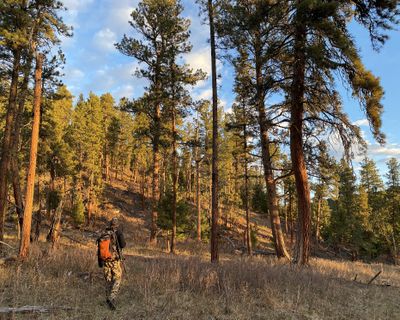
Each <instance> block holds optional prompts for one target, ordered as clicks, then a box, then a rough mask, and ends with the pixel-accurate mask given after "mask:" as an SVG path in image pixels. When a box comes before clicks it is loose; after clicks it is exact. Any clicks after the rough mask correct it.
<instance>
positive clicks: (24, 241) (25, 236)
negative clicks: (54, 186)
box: [19, 54, 43, 258]
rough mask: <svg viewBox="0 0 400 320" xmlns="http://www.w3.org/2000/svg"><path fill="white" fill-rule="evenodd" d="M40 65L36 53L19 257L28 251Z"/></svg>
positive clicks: (38, 111)
mask: <svg viewBox="0 0 400 320" xmlns="http://www.w3.org/2000/svg"><path fill="white" fill-rule="evenodd" d="M42 65H43V55H42V54H37V56H36V70H35V91H34V100H33V112H34V113H33V124H32V140H31V150H30V159H29V170H28V179H27V183H26V197H25V201H26V203H25V209H24V223H23V226H22V230H23V231H22V236H21V245H20V249H19V255H20V257H21V258H25V257H27V255H28V253H29V244H30V235H31V224H32V209H33V196H34V186H35V174H36V159H37V150H38V143H39V126H40V104H41V96H42Z"/></svg>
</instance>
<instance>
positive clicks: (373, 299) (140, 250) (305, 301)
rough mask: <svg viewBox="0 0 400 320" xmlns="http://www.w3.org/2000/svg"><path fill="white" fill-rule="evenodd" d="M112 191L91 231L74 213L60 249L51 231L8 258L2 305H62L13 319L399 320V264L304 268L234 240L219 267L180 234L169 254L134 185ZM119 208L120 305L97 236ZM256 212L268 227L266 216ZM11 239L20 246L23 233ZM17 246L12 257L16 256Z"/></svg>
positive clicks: (319, 262)
mask: <svg viewBox="0 0 400 320" xmlns="http://www.w3.org/2000/svg"><path fill="white" fill-rule="evenodd" d="M106 198H107V199H108V201H107V202H106V204H105V205H104V208H103V211H102V212H101V214H100V216H99V219H98V220H97V221H98V223H96V224H95V225H94V226H92V227H91V228H88V229H85V230H84V232H82V231H80V230H76V229H74V228H72V227H71V225H70V224H69V223H68V222H67V219H65V222H64V224H63V234H64V236H63V237H62V238H61V240H60V243H59V244H58V246H57V247H56V248H54V249H51V248H50V247H49V244H47V243H46V242H45V239H44V238H45V231H46V230H45V228H43V230H42V235H41V238H40V241H39V243H38V244H34V245H33V246H32V252H31V255H30V258H29V260H28V261H27V262H26V263H24V264H21V263H19V262H18V261H15V260H12V259H9V260H6V261H4V260H3V263H2V265H1V266H0V283H1V284H2V285H1V286H0V310H1V308H4V307H14V308H17V307H22V306H43V307H47V308H50V309H51V308H52V307H53V308H54V309H53V310H50V311H49V312H36V313H28V314H24V313H15V314H14V315H12V316H11V318H12V319H207V320H208V319H400V306H399V304H398V291H399V288H400V274H399V271H398V268H396V267H394V266H390V265H382V264H364V263H360V262H346V261H342V262H340V261H331V260H326V259H313V260H312V263H311V266H310V267H307V268H303V269H298V268H297V267H294V266H291V265H290V264H288V263H287V262H286V261H283V260H281V261H278V260H277V259H275V258H274V257H272V256H256V257H252V258H248V257H246V256H244V255H240V254H237V253H236V254H232V248H231V244H229V243H225V242H226V241H225V242H224V243H223V244H222V248H223V251H224V252H223V254H222V259H221V260H222V261H221V263H220V265H218V266H217V265H212V264H210V263H209V253H208V245H207V244H199V243H196V242H194V241H192V240H187V241H180V242H178V254H176V255H170V254H168V253H167V252H166V243H165V241H162V240H161V241H160V242H159V245H158V246H157V247H149V246H148V245H147V242H146V241H147V236H148V229H147V225H148V222H149V221H148V216H147V215H146V214H145V213H144V212H143V211H142V210H141V208H140V205H139V196H138V195H137V194H136V193H135V192H133V191H132V190H131V189H130V188H129V186H128V185H126V184H125V183H123V182H121V181H117V182H114V183H113V185H112V186H108V187H107V189H106ZM113 215H117V216H119V218H120V220H121V221H122V222H123V225H124V230H125V234H126V238H127V243H128V246H127V248H126V250H125V257H126V260H125V264H126V269H127V272H126V273H125V275H124V280H123V285H122V288H121V292H120V295H119V297H118V301H117V303H118V304H117V310H116V311H114V312H112V311H109V310H108V308H107V306H106V304H105V302H104V281H103V276H102V270H101V269H100V268H98V267H97V261H96V248H95V238H96V233H97V232H98V231H99V230H100V229H101V228H102V227H103V226H104V223H105V221H107V219H109V218H110V217H111V216H113ZM253 218H256V219H257V223H258V224H259V226H260V228H259V230H261V231H262V232H264V231H266V232H268V227H267V226H266V224H265V223H264V224H263V225H262V224H261V223H262V222H263V221H264V217H254V216H253ZM263 230H264V231H263ZM262 238H265V239H268V235H267V234H265V235H264V237H262ZM72 239H73V240H72ZM6 241H7V243H8V244H10V245H12V246H15V247H16V246H17V240H16V238H15V237H12V236H10V237H8V238H7V239H6ZM78 241H79V242H78ZM261 245H262V246H264V244H261ZM8 250H9V251H8V256H12V255H13V254H15V251H14V250H12V249H8ZM378 271H382V273H381V274H380V276H379V277H378V278H377V279H376V280H374V281H373V282H372V283H371V284H370V285H367V282H368V281H369V280H370V279H372V277H373V276H374V275H375V274H376V273H377V272H378ZM354 280H356V281H354ZM8 316H10V315H7V316H6V315H4V316H0V318H1V317H4V318H7V319H8Z"/></svg>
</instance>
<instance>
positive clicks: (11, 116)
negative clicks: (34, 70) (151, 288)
mask: <svg viewBox="0 0 400 320" xmlns="http://www.w3.org/2000/svg"><path fill="white" fill-rule="evenodd" d="M13 58H14V60H13V67H12V68H13V69H12V76H11V84H10V95H9V98H8V108H7V114H6V123H5V127H4V133H3V143H2V149H1V151H2V153H1V162H0V241H3V240H4V223H5V218H6V208H7V191H8V171H9V169H10V156H11V154H10V153H11V140H12V138H11V135H12V132H13V129H14V126H15V117H16V112H17V95H18V74H19V69H20V60H21V51H20V50H16V51H14V52H13Z"/></svg>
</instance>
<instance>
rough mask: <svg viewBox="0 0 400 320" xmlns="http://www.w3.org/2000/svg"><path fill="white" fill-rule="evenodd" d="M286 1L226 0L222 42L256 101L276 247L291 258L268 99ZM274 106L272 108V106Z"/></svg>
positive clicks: (273, 83) (249, 95) (274, 83)
mask: <svg viewBox="0 0 400 320" xmlns="http://www.w3.org/2000/svg"><path fill="white" fill-rule="evenodd" d="M284 7H285V5H284V4H273V3H270V2H268V1H256V2H254V3H252V4H249V3H248V2H247V1H236V2H235V3H234V4H232V3H231V2H229V1H224V2H223V4H222V9H221V18H220V19H219V22H218V30H219V33H220V36H221V38H222V42H223V44H224V45H225V46H227V47H228V48H232V49H235V50H236V51H237V57H236V59H233V63H234V65H235V68H236V73H237V77H238V80H239V79H240V78H241V79H240V82H241V85H242V86H243V90H245V91H247V92H246V95H247V97H248V99H249V100H250V101H252V104H253V107H254V109H255V110H256V112H257V117H258V125H259V134H260V142H261V150H262V162H263V167H264V177H265V181H266V186H267V190H268V210H269V213H270V218H271V228H272V233H273V239H274V246H275V250H276V254H277V256H278V257H286V258H289V253H288V252H287V250H286V247H285V242H284V238H283V233H282V229H281V224H280V217H279V199H278V194H277V188H276V177H275V176H274V169H273V156H274V155H273V151H274V150H277V149H278V148H277V147H276V145H274V143H272V142H271V140H272V139H271V131H272V130H273V129H274V128H273V125H272V124H273V121H272V120H271V118H272V117H274V110H267V108H266V98H267V95H268V93H269V92H272V91H274V90H275V87H276V82H279V79H278V77H279V76H280V74H278V75H277V77H276V78H274V77H273V74H275V72H276V71H277V70H276V68H275V64H274V60H275V59H276V56H277V54H278V53H279V51H278V48H279V47H280V46H281V45H282V44H281V42H282V41H283V40H282V39H280V38H279V34H278V33H277V30H278V29H279V28H277V27H276V26H277V25H280V23H281V22H280V18H281V15H280V14H279V13H280V12H282V11H283V10H284ZM271 109H272V108H271Z"/></svg>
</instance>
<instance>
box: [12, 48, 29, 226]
mask: <svg viewBox="0 0 400 320" xmlns="http://www.w3.org/2000/svg"><path fill="white" fill-rule="evenodd" d="M32 61H33V55H32V54H30V55H29V56H28V59H27V61H26V64H25V66H24V78H23V81H22V84H21V89H20V94H19V98H18V108H17V112H16V115H15V125H14V129H13V131H12V136H11V160H10V162H11V180H12V181H11V182H12V186H13V191H14V201H15V205H16V208H17V214H18V220H19V228H20V232H22V224H23V214H24V202H23V198H22V190H21V184H20V175H19V164H18V148H19V143H20V134H21V132H20V131H21V130H20V129H21V122H22V113H23V112H24V109H25V101H26V96H27V93H28V85H29V77H30V71H31V67H32Z"/></svg>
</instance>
